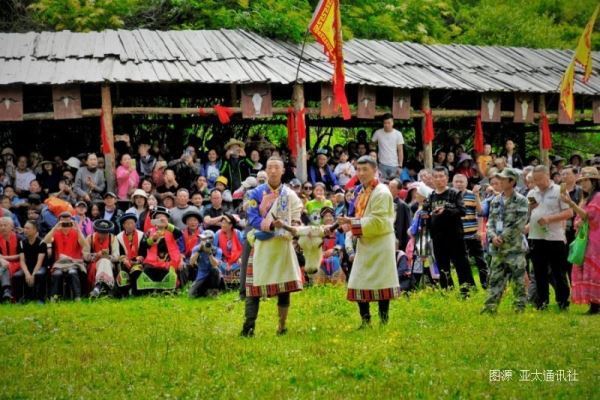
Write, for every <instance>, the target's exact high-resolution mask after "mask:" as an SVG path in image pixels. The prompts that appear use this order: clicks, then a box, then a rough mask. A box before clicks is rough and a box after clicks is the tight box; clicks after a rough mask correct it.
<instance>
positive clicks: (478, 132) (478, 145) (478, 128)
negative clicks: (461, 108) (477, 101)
mask: <svg viewBox="0 0 600 400" xmlns="http://www.w3.org/2000/svg"><path fill="white" fill-rule="evenodd" d="M473 149H474V150H475V152H476V153H477V154H483V124H482V123H481V112H478V113H477V118H475V138H474V139H473Z"/></svg>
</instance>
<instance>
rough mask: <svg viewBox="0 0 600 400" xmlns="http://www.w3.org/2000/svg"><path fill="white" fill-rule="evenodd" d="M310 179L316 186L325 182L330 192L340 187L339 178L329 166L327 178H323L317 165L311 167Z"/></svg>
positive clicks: (326, 167)
mask: <svg viewBox="0 0 600 400" xmlns="http://www.w3.org/2000/svg"><path fill="white" fill-rule="evenodd" d="M308 179H309V180H310V182H311V183H312V184H313V185H314V184H315V183H317V182H323V183H324V184H325V186H326V187H327V189H328V190H332V189H334V188H335V187H336V186H339V183H338V180H337V177H336V176H335V174H334V173H333V170H332V169H331V167H330V166H329V165H326V166H325V176H324V177H321V174H320V173H319V169H318V168H317V166H316V165H314V164H313V165H311V166H310V168H309V169H308Z"/></svg>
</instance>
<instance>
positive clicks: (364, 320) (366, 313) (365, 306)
mask: <svg viewBox="0 0 600 400" xmlns="http://www.w3.org/2000/svg"><path fill="white" fill-rule="evenodd" d="M369 308H370V307H369V303H367V302H364V303H358V312H359V313H360V319H361V323H360V326H359V327H358V329H366V328H368V327H370V326H371V313H370V310H369Z"/></svg>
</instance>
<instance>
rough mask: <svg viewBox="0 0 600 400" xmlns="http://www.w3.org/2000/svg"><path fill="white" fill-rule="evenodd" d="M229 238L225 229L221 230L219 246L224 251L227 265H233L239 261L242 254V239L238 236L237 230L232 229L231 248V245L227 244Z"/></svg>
mask: <svg viewBox="0 0 600 400" xmlns="http://www.w3.org/2000/svg"><path fill="white" fill-rule="evenodd" d="M227 242H228V238H227V234H226V233H225V232H224V231H223V230H220V231H219V248H220V249H221V251H222V252H223V259H224V260H225V262H226V263H227V265H231V264H233V263H236V262H238V260H239V259H240V256H241V255H242V250H243V248H242V244H241V243H240V239H239V238H238V235H237V232H236V230H235V229H234V230H232V231H231V250H230V249H229V246H227Z"/></svg>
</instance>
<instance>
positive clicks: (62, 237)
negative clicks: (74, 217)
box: [54, 229, 83, 260]
mask: <svg viewBox="0 0 600 400" xmlns="http://www.w3.org/2000/svg"><path fill="white" fill-rule="evenodd" d="M78 237H79V235H78V234H77V230H75V229H69V231H68V232H67V233H66V234H65V233H63V231H62V230H60V229H58V230H56V231H55V232H54V246H55V252H56V259H58V256H60V255H65V256H68V257H71V258H74V259H77V260H81V259H82V258H83V253H82V249H81V246H80V245H79V241H78Z"/></svg>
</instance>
